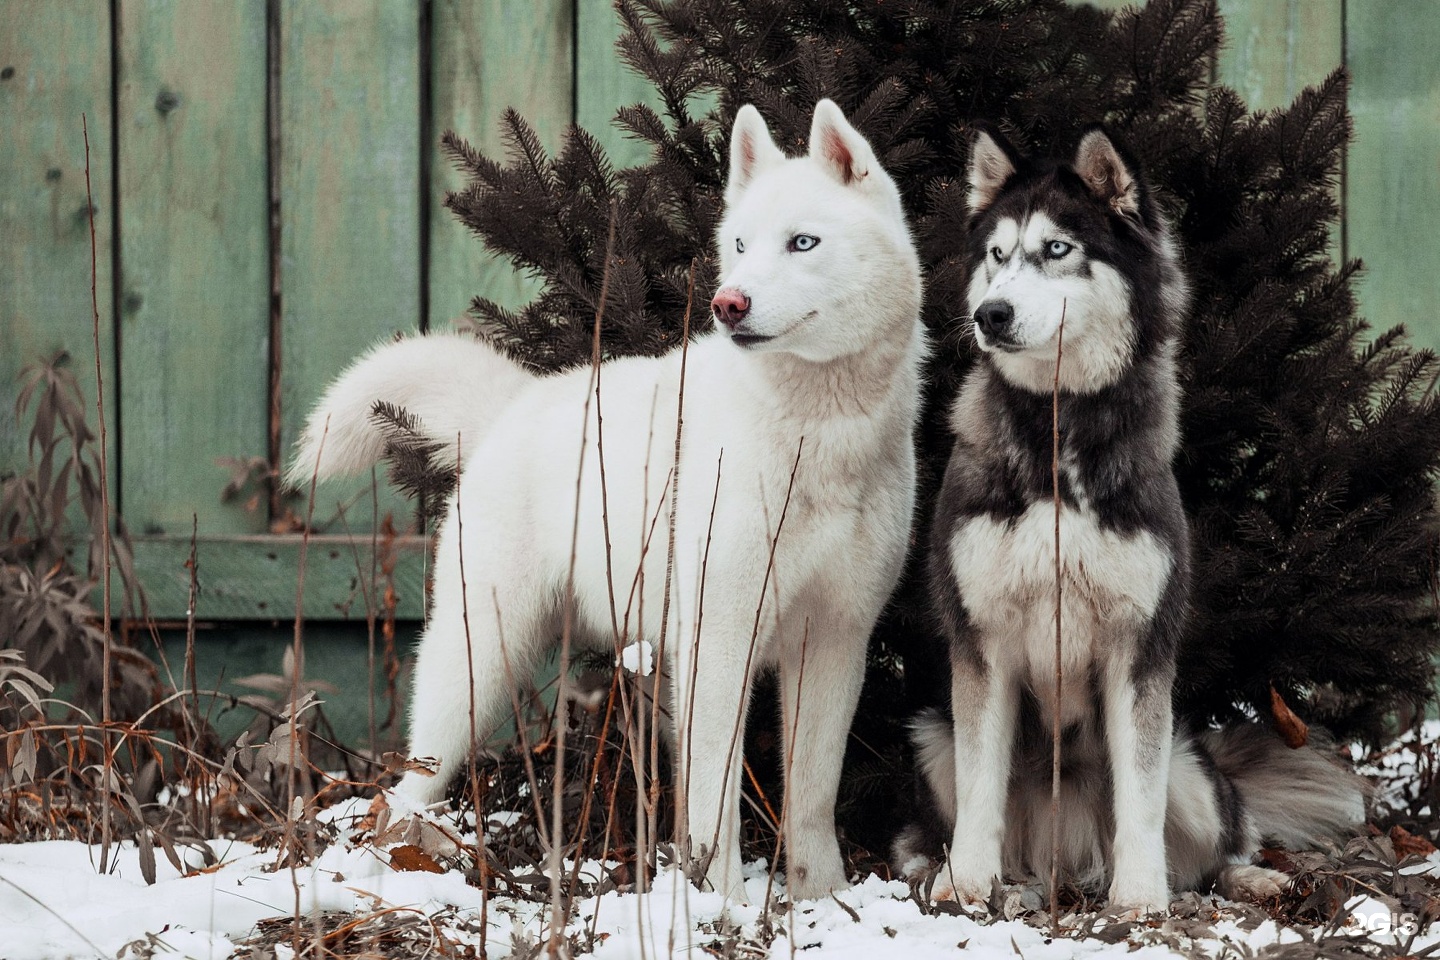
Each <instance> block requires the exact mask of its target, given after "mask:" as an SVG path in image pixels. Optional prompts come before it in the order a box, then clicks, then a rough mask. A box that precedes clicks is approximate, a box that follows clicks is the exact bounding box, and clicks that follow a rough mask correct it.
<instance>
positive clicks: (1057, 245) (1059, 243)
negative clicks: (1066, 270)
mask: <svg viewBox="0 0 1440 960" xmlns="http://www.w3.org/2000/svg"><path fill="white" fill-rule="evenodd" d="M1074 249H1075V248H1074V247H1073V246H1072V245H1070V244H1068V243H1066V242H1065V241H1064V240H1051V241H1050V242H1049V243H1047V244H1045V256H1047V257H1049V258H1050V259H1051V260H1059V259H1060V258H1061V257H1063V256H1065V254H1067V253H1069V252H1070V251H1071V250H1074Z"/></svg>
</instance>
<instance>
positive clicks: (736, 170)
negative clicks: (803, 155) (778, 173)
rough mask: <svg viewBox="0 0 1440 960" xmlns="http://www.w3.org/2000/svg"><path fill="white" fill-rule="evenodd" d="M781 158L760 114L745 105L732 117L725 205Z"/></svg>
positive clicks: (782, 157) (782, 158) (737, 196)
mask: <svg viewBox="0 0 1440 960" xmlns="http://www.w3.org/2000/svg"><path fill="white" fill-rule="evenodd" d="M784 159H785V154H783V153H781V152H780V148H779V147H777V146H775V141H774V139H772V138H771V136H770V128H769V127H767V126H766V125H765V120H764V119H763V118H762V117H761V116H760V111H759V110H756V109H755V108H754V107H753V106H751V105H750V104H748V103H747V104H745V106H743V107H741V108H740V112H739V113H737V114H735V126H734V127H732V128H731V130H730V180H729V181H728V182H727V183H726V184H725V202H726V203H734V202H735V201H736V200H737V199H739V197H740V194H742V193H744V192H745V188H746V187H748V186H749V185H750V184H751V182H752V181H754V179H755V177H756V175H757V174H759V173H760V172H761V171H762V170H765V169H766V168H768V167H770V166H772V165H774V164H776V163H779V162H780V161H781V160H784Z"/></svg>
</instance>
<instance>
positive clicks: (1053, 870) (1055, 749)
mask: <svg viewBox="0 0 1440 960" xmlns="http://www.w3.org/2000/svg"><path fill="white" fill-rule="evenodd" d="M1067 302H1068V301H1063V300H1062V301H1061V302H1060V329H1059V331H1058V333H1057V334H1056V341H1055V383H1054V385H1053V387H1052V390H1051V397H1050V444H1051V448H1050V488H1051V494H1052V495H1053V496H1054V500H1055V715H1054V719H1053V721H1052V724H1053V728H1052V729H1051V731H1050V737H1051V740H1050V924H1051V928H1052V930H1053V931H1054V933H1056V934H1059V932H1060V706H1061V700H1060V696H1061V692H1062V690H1063V684H1064V661H1063V660H1062V659H1061V649H1062V648H1061V627H1060V597H1061V589H1062V588H1061V578H1060V359H1061V357H1062V356H1064V353H1065V307H1066V304H1067Z"/></svg>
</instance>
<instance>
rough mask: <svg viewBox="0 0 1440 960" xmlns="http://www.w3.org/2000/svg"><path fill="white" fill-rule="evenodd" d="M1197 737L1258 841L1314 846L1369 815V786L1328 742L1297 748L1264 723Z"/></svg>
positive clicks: (1346, 831) (1338, 835)
mask: <svg viewBox="0 0 1440 960" xmlns="http://www.w3.org/2000/svg"><path fill="white" fill-rule="evenodd" d="M1195 739H1196V741H1197V742H1198V744H1199V745H1200V747H1201V748H1202V749H1203V750H1204V751H1205V753H1208V754H1209V755H1210V758H1211V759H1212V760H1213V761H1214V762H1215V768H1216V770H1217V771H1218V772H1219V774H1220V775H1221V776H1222V777H1224V778H1225V779H1226V780H1228V781H1229V782H1230V783H1231V784H1232V785H1233V786H1234V787H1235V790H1236V792H1237V793H1238V794H1239V798H1240V804H1241V808H1242V810H1243V811H1244V814H1245V816H1246V818H1247V819H1248V820H1249V827H1250V829H1251V830H1252V831H1253V834H1252V836H1253V840H1254V841H1255V842H1261V843H1266V844H1275V845H1277V846H1280V847H1284V848H1285V849H1288V850H1311V849H1315V848H1317V847H1323V846H1325V845H1326V844H1327V843H1332V842H1334V841H1335V840H1337V839H1340V838H1342V837H1345V836H1347V835H1349V834H1352V833H1354V831H1355V828H1356V827H1357V826H1359V825H1360V824H1362V823H1363V822H1364V820H1365V808H1366V803H1367V801H1368V799H1369V795H1370V792H1371V791H1370V785H1369V783H1368V782H1367V781H1366V780H1365V779H1364V778H1362V777H1360V776H1359V775H1358V774H1356V773H1354V772H1353V771H1351V770H1350V769H1348V768H1347V767H1345V766H1342V765H1341V762H1340V760H1339V759H1338V758H1332V755H1333V750H1332V749H1331V748H1332V745H1331V744H1330V743H1329V741H1328V740H1324V739H1323V738H1317V739H1316V742H1315V743H1312V744H1311V745H1309V746H1305V747H1300V748H1299V749H1292V748H1291V747H1288V746H1286V745H1285V743H1284V741H1282V740H1281V739H1280V738H1279V737H1278V736H1276V735H1275V734H1274V733H1272V732H1271V731H1269V730H1267V729H1265V728H1264V727H1263V726H1260V725H1258V724H1236V725H1234V726H1229V727H1224V728H1222V729H1219V730H1206V731H1204V732H1203V733H1201V734H1200V735H1199V736H1197V737H1196V738H1195ZM1239 852H1240V853H1241V854H1242V855H1243V854H1249V853H1253V852H1255V851H1254V850H1242V851H1239Z"/></svg>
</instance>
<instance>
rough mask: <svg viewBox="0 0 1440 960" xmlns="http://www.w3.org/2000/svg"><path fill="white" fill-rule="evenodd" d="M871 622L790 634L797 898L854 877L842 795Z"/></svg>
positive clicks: (783, 683)
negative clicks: (840, 835) (843, 845)
mask: <svg viewBox="0 0 1440 960" xmlns="http://www.w3.org/2000/svg"><path fill="white" fill-rule="evenodd" d="M871 626H872V625H871V623H870V622H868V621H867V622H866V623H864V624H863V625H862V624H858V623H855V622H842V623H836V622H833V621H832V622H830V623H826V622H823V621H822V622H820V623H813V622H812V623H811V624H810V625H809V630H808V640H807V638H806V631H804V630H803V629H802V630H801V631H800V635H798V636H795V635H792V636H788V637H786V638H785V649H784V651H783V653H782V656H781V660H780V710H781V719H782V721H783V722H782V728H783V729H784V731H785V753H784V755H783V756H784V759H783V760H782V761H781V763H782V765H783V766H784V767H785V770H786V781H785V820H786V823H785V877H786V882H787V884H788V887H789V892H790V895H791V897H793V898H795V899H797V900H811V899H814V898H816V897H823V896H824V895H825V894H827V893H829V892H830V891H832V890H837V889H840V888H842V887H845V886H846V885H847V882H846V876H845V864H844V862H843V861H842V860H841V858H840V844H839V842H838V841H837V840H836V838H835V795H836V793H837V792H838V791H839V788H840V769H841V766H842V765H843V763H844V760H845V743H846V740H847V739H848V738H849V736H850V723H851V721H852V720H853V719H854V717H855V705H856V703H857V702H858V701H859V699H860V687H861V685H862V684H863V683H864V681H865V646H866V643H867V641H868V640H869V637H870V630H871ZM802 649H803V651H804V665H803V672H802V666H801V652H802ZM797 705H798V710H799V714H798V717H799V723H798V726H797V724H796V716H797V714H796V710H797Z"/></svg>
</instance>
